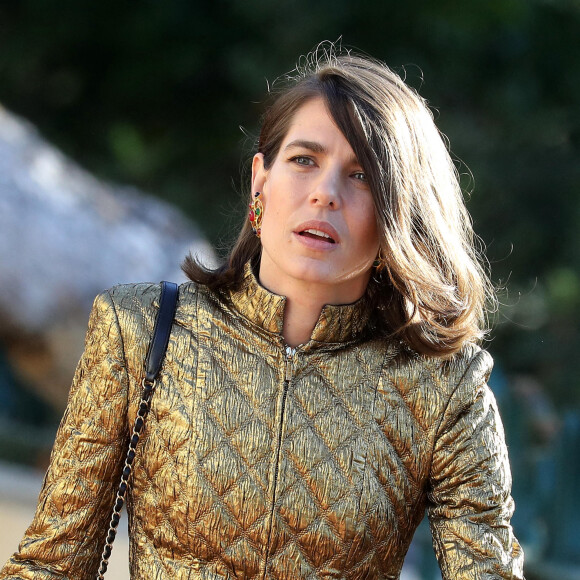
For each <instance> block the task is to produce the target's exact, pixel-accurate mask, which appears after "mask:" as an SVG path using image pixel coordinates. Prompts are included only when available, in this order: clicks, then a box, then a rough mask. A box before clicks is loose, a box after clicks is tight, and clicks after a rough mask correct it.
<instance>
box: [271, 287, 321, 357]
mask: <svg viewBox="0 0 580 580" xmlns="http://www.w3.org/2000/svg"><path fill="white" fill-rule="evenodd" d="M327 303H328V301H327V300H324V299H322V298H320V297H317V296H311V295H306V296H305V295H299V296H296V295H295V296H290V295H287V296H286V308H285V309H284V329H283V331H282V336H283V337H284V341H285V342H286V344H288V345H289V346H292V347H295V346H298V345H299V344H304V343H305V342H308V340H310V337H311V336H312V331H313V330H314V327H315V326H316V323H317V322H318V319H319V318H320V313H321V312H322V308H323V307H324V305H325V304H327Z"/></svg>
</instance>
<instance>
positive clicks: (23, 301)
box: [0, 106, 214, 408]
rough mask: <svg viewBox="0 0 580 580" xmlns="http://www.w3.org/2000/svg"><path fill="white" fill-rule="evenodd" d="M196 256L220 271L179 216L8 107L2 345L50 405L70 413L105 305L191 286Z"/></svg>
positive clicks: (0, 201) (2, 142) (0, 262)
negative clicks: (189, 273)
mask: <svg viewBox="0 0 580 580" xmlns="http://www.w3.org/2000/svg"><path fill="white" fill-rule="evenodd" d="M189 251H191V252H192V253H193V254H194V255H195V254H197V255H199V256H200V257H202V259H203V260H204V261H205V263H213V261H214V254H213V251H212V249H211V247H210V245H209V244H208V242H207V241H205V240H204V239H203V238H202V236H201V234H200V232H199V230H198V229H197V228H196V227H195V226H194V225H193V224H192V223H191V222H189V221H188V220H187V219H186V218H185V217H184V215H183V214H182V213H181V212H180V211H179V210H178V209H177V208H175V207H173V206H171V205H169V204H168V203H166V202H163V201H161V200H159V199H156V198H154V197H152V196H149V195H145V194H144V193H142V192H140V191H138V190H137V189H136V188H133V187H126V186H119V185H114V184H110V183H105V182H103V181H101V180H99V179H96V178H95V177H94V176H92V175H91V174H89V173H88V172H87V171H85V170H83V169H82V168H81V167H79V166H78V165H77V164H76V163H75V162H73V161H72V160H70V159H68V158H67V157H66V156H65V155H63V154H62V153H61V152H60V151H58V150H57V149H55V148H54V147H52V146H51V145H50V144H48V143H47V142H46V141H45V140H44V139H43V138H42V137H41V136H40V135H39V134H38V132H37V131H36V130H35V129H34V128H33V127H32V126H31V125H30V124H29V123H27V122H25V121H23V120H22V119H19V118H17V117H15V116H14V115H12V114H11V113H9V112H8V111H6V110H5V109H3V108H2V107H1V106H0V288H1V289H2V291H1V292H0V341H1V343H2V345H3V347H4V348H5V349H6V352H7V355H8V358H9V361H10V363H11V364H12V366H13V368H14V369H15V371H16V373H17V374H18V376H19V377H20V378H24V379H25V381H26V382H27V383H28V384H30V385H31V386H32V387H33V388H34V390H35V391H36V392H37V393H39V394H40V395H41V396H42V397H43V398H44V399H46V400H48V401H50V402H51V403H52V404H53V405H55V406H56V407H58V408H62V407H63V406H64V404H65V401H66V396H67V393H68V388H69V384H70V380H71V378H72V374H73V371H74V366H75V364H76V361H77V360H78V357H79V355H80V353H81V352H82V346H83V337H84V333H85V329H86V323H87V318H88V313H89V310H90V307H91V304H92V301H93V299H94V297H95V295H96V294H97V293H99V292H100V291H102V290H103V289H105V288H107V287H110V286H112V285H115V284H119V283H124V282H136V281H156V282H157V281H159V280H164V279H165V280H173V281H176V282H179V281H182V280H183V279H184V276H183V274H182V273H181V271H180V268H179V266H180V263H181V261H182V260H183V258H184V257H185V255H186V254H187V253H188V252H189Z"/></svg>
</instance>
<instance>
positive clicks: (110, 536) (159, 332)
mask: <svg viewBox="0 0 580 580" xmlns="http://www.w3.org/2000/svg"><path fill="white" fill-rule="evenodd" d="M177 293H178V288H177V284H174V283H173V282H161V298H160V299H159V311H158V312H157V318H156V319H155V327H154V329H153V336H152V338H151V342H150V344H149V349H148V351H147V358H146V359H145V376H144V378H143V383H142V384H143V391H142V393H141V402H140V403H139V410H138V411H137V417H136V419H135V423H134V424H133V431H132V432H131V436H130V438H129V449H128V450H127V456H126V457H125V464H124V465H123V471H122V473H121V481H120V483H119V487H118V489H117V496H116V497H115V504H114V506H113V511H112V514H111V520H110V522H109V530H108V532H107V539H106V541H105V547H104V548H103V553H102V555H101V563H100V565H99V571H98V572H97V580H103V578H104V576H105V572H106V571H107V566H108V565H109V557H110V556H111V551H112V550H113V542H114V541H115V537H116V535H117V527H118V526H119V520H120V519H121V509H122V508H123V504H124V503H125V495H126V493H127V484H128V480H129V476H130V475H131V466H132V465H133V460H134V459H135V448H136V447H137V443H138V442H139V434H140V433H141V431H142V429H143V425H145V418H146V417H147V413H148V412H149V404H150V402H151V396H152V395H153V391H154V390H155V380H156V379H157V375H158V374H159V371H160V370H161V364H162V363H163V359H164V358H165V352H166V351H167V345H168V344H169V335H170V334H171V326H172V324H173V318H174V316H175V308H176V306H177Z"/></svg>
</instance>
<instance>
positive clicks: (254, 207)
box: [248, 191, 264, 238]
mask: <svg viewBox="0 0 580 580" xmlns="http://www.w3.org/2000/svg"><path fill="white" fill-rule="evenodd" d="M263 214H264V206H263V205H262V200H261V199H260V192H259V191H256V193H254V199H253V200H252V203H251V204H250V213H249V214H248V219H249V220H250V225H251V226H252V230H254V233H255V234H256V236H257V237H258V238H259V237H260V236H261V235H262V216H263Z"/></svg>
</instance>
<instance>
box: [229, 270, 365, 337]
mask: <svg viewBox="0 0 580 580" xmlns="http://www.w3.org/2000/svg"><path fill="white" fill-rule="evenodd" d="M230 301H231V304H232V305H233V307H234V309H235V310H237V311H238V312H239V313H240V314H241V315H242V316H244V317H245V318H247V319H248V320H250V321H251V322H252V323H254V324H256V325H257V326H259V327H260V328H262V329H264V330H265V331H267V332H269V333H272V334H278V335H281V334H282V328H283V326H284V308H285V306H286V297H285V296H279V295H278V294H274V293H272V292H270V291H269V290H267V289H266V288H264V287H263V286H261V285H260V283H259V282H258V281H257V279H256V276H255V275H254V272H253V270H252V267H251V265H250V263H249V262H248V263H247V264H246V265H245V268H244V278H243V281H242V284H241V285H240V287H239V289H238V290H236V291H234V292H232V293H231V294H230ZM369 314H370V312H369V307H368V305H367V303H366V301H365V299H364V297H363V298H361V299H360V300H357V301H356V302H354V303H353V304H340V305H333V304H327V305H325V306H324V307H323V308H322V311H321V313H320V316H319V318H318V322H317V323H316V326H315V327H314V330H313V331H312V336H311V337H310V341H309V342H308V343H307V344H306V345H305V346H307V347H308V346H309V347H312V346H315V345H316V344H321V343H322V344H336V343H345V342H350V341H352V340H355V339H356V338H357V337H358V336H360V335H361V333H362V331H363V330H364V328H365V326H366V325H367V322H368V319H369Z"/></svg>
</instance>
